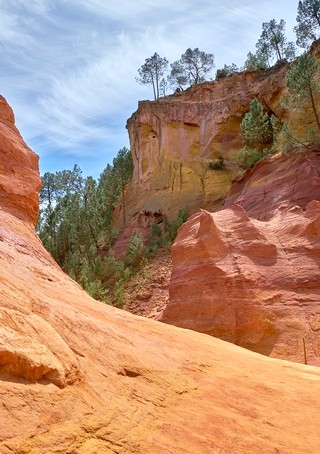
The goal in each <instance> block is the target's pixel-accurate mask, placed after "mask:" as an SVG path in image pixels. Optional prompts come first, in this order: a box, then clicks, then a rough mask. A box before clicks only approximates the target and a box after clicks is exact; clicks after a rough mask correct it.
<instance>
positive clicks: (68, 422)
mask: <svg viewBox="0 0 320 454" xmlns="http://www.w3.org/2000/svg"><path fill="white" fill-rule="evenodd" d="M6 111H9V110H8V109H7V110H6ZM5 121H6V119H4V120H3V123H4V122H5ZM13 131H14V129H13V128H12V127H11V128H9V130H8V134H9V135H8V137H7V140H8V142H9V141H10V138H13V139H14V143H15V144H16V143H20V144H21V143H22V142H21V138H20V136H19V135H18V134H17V136H16V137H15V136H14V134H13ZM15 151H16V153H15V154H14V153H8V152H5V151H3V152H2V154H1V157H2V158H3V157H4V156H5V161H6V162H2V158H1V163H0V166H1V167H0V168H1V172H0V177H1V181H4V180H5V181H6V188H7V192H6V193H5V194H1V196H0V205H1V204H3V207H2V208H0V269H1V273H0V275H1V277H0V301H1V305H0V319H1V325H0V393H1V406H0V420H1V425H0V452H1V454H9V453H10V454H11V453H20V454H22V453H23V454H29V453H30V454H31V453H32V454H40V453H41V454H43V453H46V454H50V453H57V452H60V453H71V452H72V453H79V454H90V453H91V454H93V453H99V454H100V453H147V452H152V453H155V454H157V453H159V454H160V453H168V452H174V453H177V454H179V453H181V454H185V453H218V452H221V453H222V452H225V453H227V452H232V453H236V454H241V453H243V454H244V453H246V454H247V453H248V452H252V453H253V452H263V453H266V454H268V453H270V454H271V453H274V452H290V453H297V454H298V453H299V454H300V453H301V452H304V453H314V454H316V453H318V452H319V449H320V434H319V430H318V429H319V428H318V421H319V418H320V408H319V402H318V396H319V392H320V372H319V370H318V369H317V368H313V367H310V366H304V365H301V364H290V363H287V362H283V361H278V360H273V359H270V358H267V357H264V356H261V355H257V354H255V353H252V352H249V351H246V350H244V349H241V348H239V347H237V346H235V345H232V344H228V343H225V342H223V341H221V340H218V339H214V338H211V337H210V336H203V335H201V334H199V333H196V332H191V331H184V330H181V329H179V328H175V327H171V326H168V325H165V324H161V323H157V322H154V321H151V320H147V319H143V318H139V317H135V316H133V315H131V314H128V313H125V312H122V311H120V310H117V309H114V308H111V307H107V306H105V305H103V304H101V303H98V302H95V301H94V300H92V299H91V298H90V297H89V296H88V295H87V294H85V293H84V292H83V291H82V289H81V288H80V287H79V286H78V285H77V284H76V283H74V282H73V281H72V280H71V279H70V278H68V277H67V276H66V275H65V274H63V273H62V271H61V270H60V268H59V267H58V266H57V265H56V264H55V263H54V261H53V260H52V258H51V257H50V256H49V254H48V253H47V252H46V251H45V250H44V248H43V246H42V244H41V243H40V241H39V239H38V238H37V236H36V234H35V231H34V228H33V226H32V222H33V221H34V215H35V212H36V207H35V204H34V203H33V202H32V201H34V200H36V198H37V189H38V177H37V169H36V159H35V158H34V155H33V154H32V153H31V152H30V150H28V148H27V147H25V145H23V146H22V147H21V150H20V151H21V156H20V154H19V153H18V149H17V148H15ZM11 159H13V160H11ZM16 159H17V160H18V162H19V163H20V164H19V165H20V166H21V165H22V164H21V163H25V165H26V167H25V169H24V170H23V169H21V173H23V172H25V173H26V171H30V172H31V173H32V175H35V177H34V178H33V180H32V184H31V182H30V185H29V186H28V190H30V200H29V199H28V198H27V197H25V199H24V201H25V203H24V204H22V202H21V200H22V199H21V194H20V193H19V191H17V190H16V187H17V186H19V178H20V171H19V172H16V173H14V172H9V173H8V174H6V173H4V169H12V168H15V165H16V164H15V160H16ZM30 162H33V163H34V168H30V167H29V165H30ZM16 178H17V181H16ZM10 190H11V192H10ZM8 201H10V204H9V203H8ZM316 209H317V207H313V208H312V206H311V207H310V208H309V215H310V216H311V213H312V212H313V210H316ZM31 221H32V222H31Z"/></svg>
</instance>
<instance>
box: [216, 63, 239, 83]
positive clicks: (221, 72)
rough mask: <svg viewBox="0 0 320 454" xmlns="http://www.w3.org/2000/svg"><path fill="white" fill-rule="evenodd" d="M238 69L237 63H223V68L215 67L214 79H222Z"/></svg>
mask: <svg viewBox="0 0 320 454" xmlns="http://www.w3.org/2000/svg"><path fill="white" fill-rule="evenodd" d="M238 71H239V68H238V67H237V65H235V64H234V63H232V64H231V65H224V67H223V68H221V69H217V72H216V80H218V79H222V78H223V77H227V76H231V75H232V74H234V73H236V72H238Z"/></svg>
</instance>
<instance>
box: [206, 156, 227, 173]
mask: <svg viewBox="0 0 320 454" xmlns="http://www.w3.org/2000/svg"><path fill="white" fill-rule="evenodd" d="M225 167H226V165H225V163H224V157H223V156H221V155H220V156H218V159H216V160H215V161H212V162H210V164H209V168H210V169H212V170H223V169H225Z"/></svg>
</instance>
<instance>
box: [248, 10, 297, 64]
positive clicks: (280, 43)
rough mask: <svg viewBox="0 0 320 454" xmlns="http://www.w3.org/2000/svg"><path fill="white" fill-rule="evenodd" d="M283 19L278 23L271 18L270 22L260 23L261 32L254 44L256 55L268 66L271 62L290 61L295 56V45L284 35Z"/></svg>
mask: <svg viewBox="0 0 320 454" xmlns="http://www.w3.org/2000/svg"><path fill="white" fill-rule="evenodd" d="M285 25H286V23H285V21H284V20H283V19H281V20H280V22H279V23H277V22H276V21H275V19H272V20H271V21H270V22H264V23H263V24H262V33H261V36H260V38H259V40H258V42H257V44H256V48H257V51H258V53H259V54H258V55H259V56H260V58H262V60H263V61H265V62H267V64H268V66H271V63H272V62H273V61H274V60H275V62H276V63H277V62H282V61H291V60H293V59H294V58H295V46H294V43H293V42H288V41H287V39H286V37H285Z"/></svg>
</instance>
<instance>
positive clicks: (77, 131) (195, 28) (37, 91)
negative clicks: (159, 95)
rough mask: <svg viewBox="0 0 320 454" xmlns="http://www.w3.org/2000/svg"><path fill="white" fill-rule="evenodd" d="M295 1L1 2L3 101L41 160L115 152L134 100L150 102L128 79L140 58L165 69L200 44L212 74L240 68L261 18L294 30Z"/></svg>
mask: <svg viewBox="0 0 320 454" xmlns="http://www.w3.org/2000/svg"><path fill="white" fill-rule="evenodd" d="M293 3H294V2H292V0H283V1H282V2H278V1H276V0H268V1H267V0H261V1H259V2H257V1H255V0H243V1H242V2H241V3H239V1H238V0H228V2H221V0H210V1H209V0H202V1H201V0H200V1H198V2H194V0H180V1H175V2H172V0H162V2H159V1H158V0H141V1H139V2H132V1H131V0H118V1H116V2H108V1H105V0H29V1H28V2H26V1H25V0H15V2H8V1H7V0H0V23H1V28H0V39H1V46H0V54H1V57H2V71H1V73H0V82H1V86H2V94H3V95H4V96H5V97H7V98H8V100H9V101H10V103H11V104H12V105H13V107H14V110H15V114H16V117H17V120H18V126H19V127H20V128H21V129H22V132H23V135H24V137H25V138H26V140H27V142H28V143H29V144H30V145H31V146H32V144H33V143H34V144H37V145H40V146H43V151H42V153H43V154H44V153H46V150H47V152H49V151H50V150H52V149H55V148H56V149H60V150H62V149H64V148H65V149H67V152H68V153H74V154H76V153H79V155H80V154H81V156H83V155H84V154H85V153H86V144H88V143H90V147H88V148H87V154H90V153H94V152H95V151H94V150H95V145H94V144H95V142H96V143H97V144H99V145H97V147H96V150H97V151H96V153H99V152H100V151H99V150H100V149H101V144H102V143H103V142H105V144H106V148H108V146H109V148H112V146H113V143H114V142H116V143H117V144H118V143H119V141H120V140H121V135H122V136H123V137H124V140H127V139H126V131H125V121H126V119H127V117H128V116H129V115H131V113H132V111H133V110H134V109H135V108H136V106H137V102H138V100H139V99H143V98H147V97H149V98H151V95H152V92H151V90H150V89H149V88H148V87H142V86H140V85H138V84H137V83H136V82H135V77H136V75H137V69H138V68H139V67H140V66H141V65H142V64H143V63H144V60H145V58H147V57H149V56H150V55H152V54H153V53H154V52H158V53H159V54H160V55H161V56H166V57H167V58H168V60H169V61H171V62H172V61H174V60H176V59H178V58H180V55H181V54H182V53H183V52H184V51H185V50H186V49H187V48H188V47H191V48H194V47H199V48H200V49H201V50H205V51H206V52H210V53H214V54H215V59H216V68H219V67H221V66H223V64H224V63H227V64H230V63H232V62H235V63H237V64H238V65H242V64H243V62H244V61H245V58H246V54H247V53H248V51H250V50H254V45H255V42H256V41H257V40H258V38H259V35H260V33H261V24H262V22H263V21H268V20H270V19H272V18H273V17H274V18H276V19H277V20H279V19H280V18H284V19H285V20H286V21H287V25H288V28H287V31H288V32H291V30H292V28H293V26H294V20H295V15H296V6H297V5H295V4H293ZM269 11H270V12H271V13H269ZM288 34H289V33H288ZM291 39H292V38H291ZM108 144H109V145H108ZM39 151H41V150H39ZM115 151H116V150H115Z"/></svg>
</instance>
